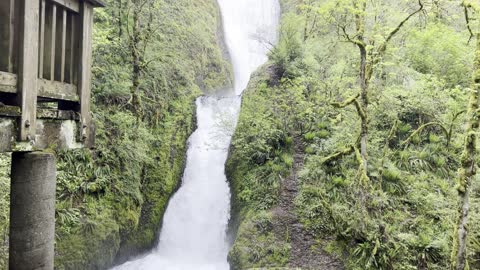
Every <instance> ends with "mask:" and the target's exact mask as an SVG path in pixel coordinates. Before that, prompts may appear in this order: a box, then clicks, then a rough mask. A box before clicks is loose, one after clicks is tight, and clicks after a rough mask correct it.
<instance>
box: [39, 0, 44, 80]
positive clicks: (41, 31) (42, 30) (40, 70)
mask: <svg viewBox="0 0 480 270" xmlns="http://www.w3.org/2000/svg"><path fill="white" fill-rule="evenodd" d="M40 3H41V6H40V12H41V15H40V18H41V19H40V44H39V46H40V49H39V51H38V58H39V59H38V60H39V65H38V69H39V70H38V77H39V78H43V57H44V54H45V8H46V3H45V0H41V2H40Z"/></svg>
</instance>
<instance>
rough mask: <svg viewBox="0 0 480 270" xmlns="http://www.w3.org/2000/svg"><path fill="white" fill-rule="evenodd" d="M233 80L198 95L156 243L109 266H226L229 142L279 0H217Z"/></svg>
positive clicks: (271, 34) (273, 36) (172, 269)
mask: <svg viewBox="0 0 480 270" xmlns="http://www.w3.org/2000/svg"><path fill="white" fill-rule="evenodd" d="M218 4H219V6H220V10H221V13H222V19H223V29H224V32H225V33H224V36H225V42H226V44H227V47H228V51H229V55H230V58H231V61H232V64H233V69H234V76H235V83H234V88H233V89H231V90H230V93H231V94H229V95H225V94H223V96H219V95H212V96H203V97H199V98H198V99H197V101H196V105H197V124H198V127H197V130H196V131H195V132H194V133H193V134H192V135H191V137H190V138H189V141H188V151H187V162H186V168H185V171H184V175H183V179H182V185H181V187H180V188H179V190H178V191H177V192H176V193H175V195H174V196H173V197H172V198H171V200H170V202H169V204H168V207H167V210H166V212H165V216H164V219H163V225H162V230H161V232H160V239H159V243H158V246H157V247H156V248H154V249H153V250H152V251H150V252H149V253H148V254H145V255H143V256H140V257H138V258H136V259H134V260H132V261H129V262H126V263H124V264H122V265H120V266H117V267H115V268H113V270H130V269H132V270H133V269H141V270H153V269H162V270H164V269H165V270H228V269H229V268H230V267H229V264H228V262H227V256H228V251H229V243H228V241H227V228H228V222H229V217H230V190H229V185H228V182H227V179H226V176H225V162H226V160H227V155H228V148H229V145H230V141H231V138H232V135H233V133H234V130H235V126H236V123H237V119H238V115H239V111H240V105H241V93H242V92H243V90H244V89H245V88H246V87H247V84H248V81H249V79H250V75H251V74H252V73H253V72H254V71H255V70H256V69H257V68H258V67H259V66H260V65H262V64H264V63H265V62H266V61H267V53H268V51H269V49H270V48H271V45H270V44H274V43H275V41H276V40H277V28H278V24H279V16H280V5H279V2H278V0H218Z"/></svg>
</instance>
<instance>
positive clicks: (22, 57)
mask: <svg viewBox="0 0 480 270" xmlns="http://www.w3.org/2000/svg"><path fill="white" fill-rule="evenodd" d="M19 2H21V3H22V9H21V12H20V13H21V14H20V38H19V41H20V47H19V48H20V49H19V69H18V97H17V98H18V103H19V104H20V106H21V108H22V112H21V117H20V123H19V131H20V134H19V140H20V141H31V140H34V139H35V128H36V124H35V120H36V108H37V78H38V34H39V33H38V28H39V27H38V23H39V7H40V5H39V3H38V1H32V0H23V1H19Z"/></svg>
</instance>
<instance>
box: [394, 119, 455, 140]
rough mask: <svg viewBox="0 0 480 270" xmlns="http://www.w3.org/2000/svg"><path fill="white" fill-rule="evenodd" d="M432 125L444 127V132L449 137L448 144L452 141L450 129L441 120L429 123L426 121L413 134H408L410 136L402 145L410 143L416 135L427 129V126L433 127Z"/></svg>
mask: <svg viewBox="0 0 480 270" xmlns="http://www.w3.org/2000/svg"><path fill="white" fill-rule="evenodd" d="M431 126H438V127H440V128H441V129H442V131H443V133H444V134H445V137H446V138H447V142H446V144H447V145H449V143H450V139H449V130H448V129H447V128H446V127H445V126H444V125H442V124H441V123H439V122H429V123H426V124H423V125H421V126H420V127H419V128H417V129H416V130H415V131H414V132H413V133H412V134H410V136H408V138H407V139H406V140H405V141H403V142H402V143H401V145H402V146H405V145H407V144H409V143H410V141H411V140H412V139H413V138H414V137H415V136H418V135H419V134H420V133H421V132H422V131H423V130H424V129H426V128H427V127H431Z"/></svg>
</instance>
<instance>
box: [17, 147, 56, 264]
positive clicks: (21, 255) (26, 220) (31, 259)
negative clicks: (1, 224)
mask: <svg viewBox="0 0 480 270" xmlns="http://www.w3.org/2000/svg"><path fill="white" fill-rule="evenodd" d="M55 189H56V165H55V156H54V155H53V154H49V153H43V152H15V153H13V154H12V185H11V193H10V258H9V268H10V270H40V269H41V270H52V269H53V257H54V236H55Z"/></svg>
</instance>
